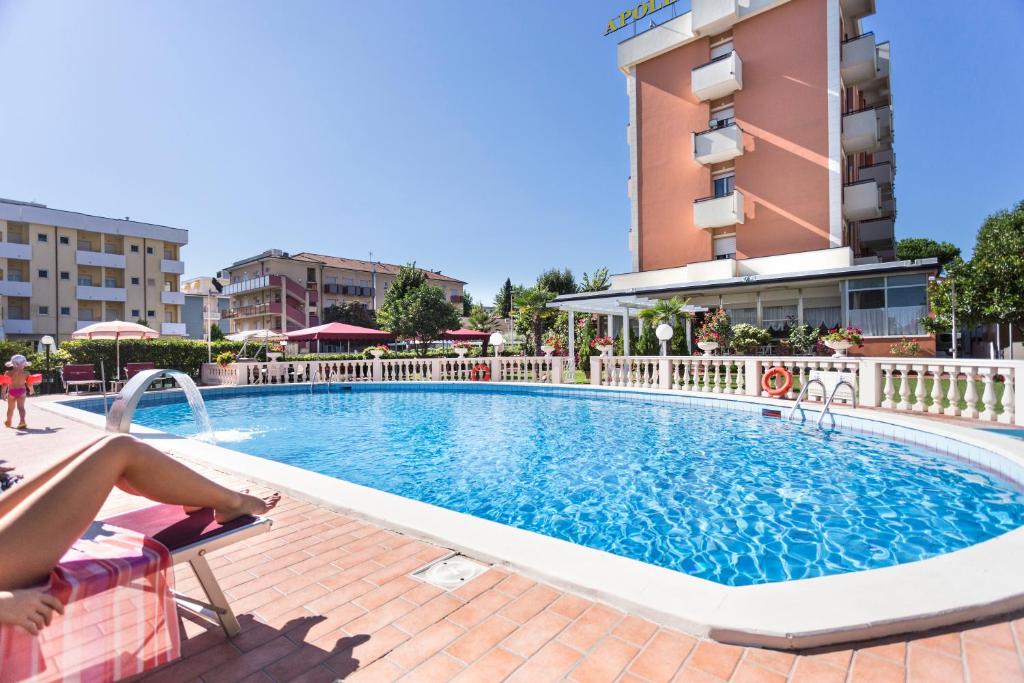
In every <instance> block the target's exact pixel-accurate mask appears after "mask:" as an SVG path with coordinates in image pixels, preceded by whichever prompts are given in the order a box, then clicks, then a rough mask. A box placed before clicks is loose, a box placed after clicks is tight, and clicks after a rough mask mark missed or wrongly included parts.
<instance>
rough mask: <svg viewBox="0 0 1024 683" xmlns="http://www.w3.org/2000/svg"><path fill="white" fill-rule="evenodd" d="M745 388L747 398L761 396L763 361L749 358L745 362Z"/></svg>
mask: <svg viewBox="0 0 1024 683" xmlns="http://www.w3.org/2000/svg"><path fill="white" fill-rule="evenodd" d="M743 386H744V387H745V388H746V392H745V393H746V395H747V396H760V395H761V361H759V360H758V359H756V358H747V359H746V360H744V361H743Z"/></svg>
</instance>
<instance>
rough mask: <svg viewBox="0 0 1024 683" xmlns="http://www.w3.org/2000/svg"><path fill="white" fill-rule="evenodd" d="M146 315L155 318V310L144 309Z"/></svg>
mask: <svg viewBox="0 0 1024 683" xmlns="http://www.w3.org/2000/svg"><path fill="white" fill-rule="evenodd" d="M146 315H147V316H149V317H150V318H155V317H156V311H146Z"/></svg>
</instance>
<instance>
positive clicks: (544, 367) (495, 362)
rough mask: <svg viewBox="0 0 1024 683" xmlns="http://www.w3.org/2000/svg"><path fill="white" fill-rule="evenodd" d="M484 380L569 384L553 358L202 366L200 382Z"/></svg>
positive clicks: (566, 368) (562, 362)
mask: <svg viewBox="0 0 1024 683" xmlns="http://www.w3.org/2000/svg"><path fill="white" fill-rule="evenodd" d="M481 366H482V367H481ZM484 368H486V372H485V371H484ZM486 374H489V375H490V377H489V381H491V382H532V383H540V384H561V383H562V382H563V381H565V382H572V381H573V379H574V378H573V376H572V373H571V371H570V365H569V362H568V359H567V358H564V357H557V356H556V357H525V358H520V357H501V358H396V359H391V360H383V359H381V360H377V359H372V360H370V359H367V360H331V361H327V360H324V361H284V362H266V363H232V364H230V365H217V364H216V363H204V364H203V369H202V376H201V378H202V382H203V384H207V385H225V384H226V385H257V384H298V383H302V382H310V381H312V382H328V381H330V382H417V381H420V382H428V381H434V382H439V381H445V382H468V381H473V378H474V377H476V379H477V380H480V381H482V380H483V379H484V377H485V375H486Z"/></svg>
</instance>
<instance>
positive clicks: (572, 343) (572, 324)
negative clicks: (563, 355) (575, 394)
mask: <svg viewBox="0 0 1024 683" xmlns="http://www.w3.org/2000/svg"><path fill="white" fill-rule="evenodd" d="M569 367H570V368H572V377H571V378H570V379H572V381H573V382H575V381H576V312H575V311H569Z"/></svg>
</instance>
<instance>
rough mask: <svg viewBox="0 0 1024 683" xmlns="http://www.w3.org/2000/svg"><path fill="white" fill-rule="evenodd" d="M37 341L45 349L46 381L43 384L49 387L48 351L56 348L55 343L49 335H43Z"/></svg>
mask: <svg viewBox="0 0 1024 683" xmlns="http://www.w3.org/2000/svg"><path fill="white" fill-rule="evenodd" d="M39 343H40V344H42V345H43V347H44V348H45V349H46V381H45V382H44V385H45V386H47V387H49V384H50V351H56V350H57V344H56V343H55V342H54V341H53V337H51V336H50V335H46V336H44V337H43V338H42V339H40V340H39Z"/></svg>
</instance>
